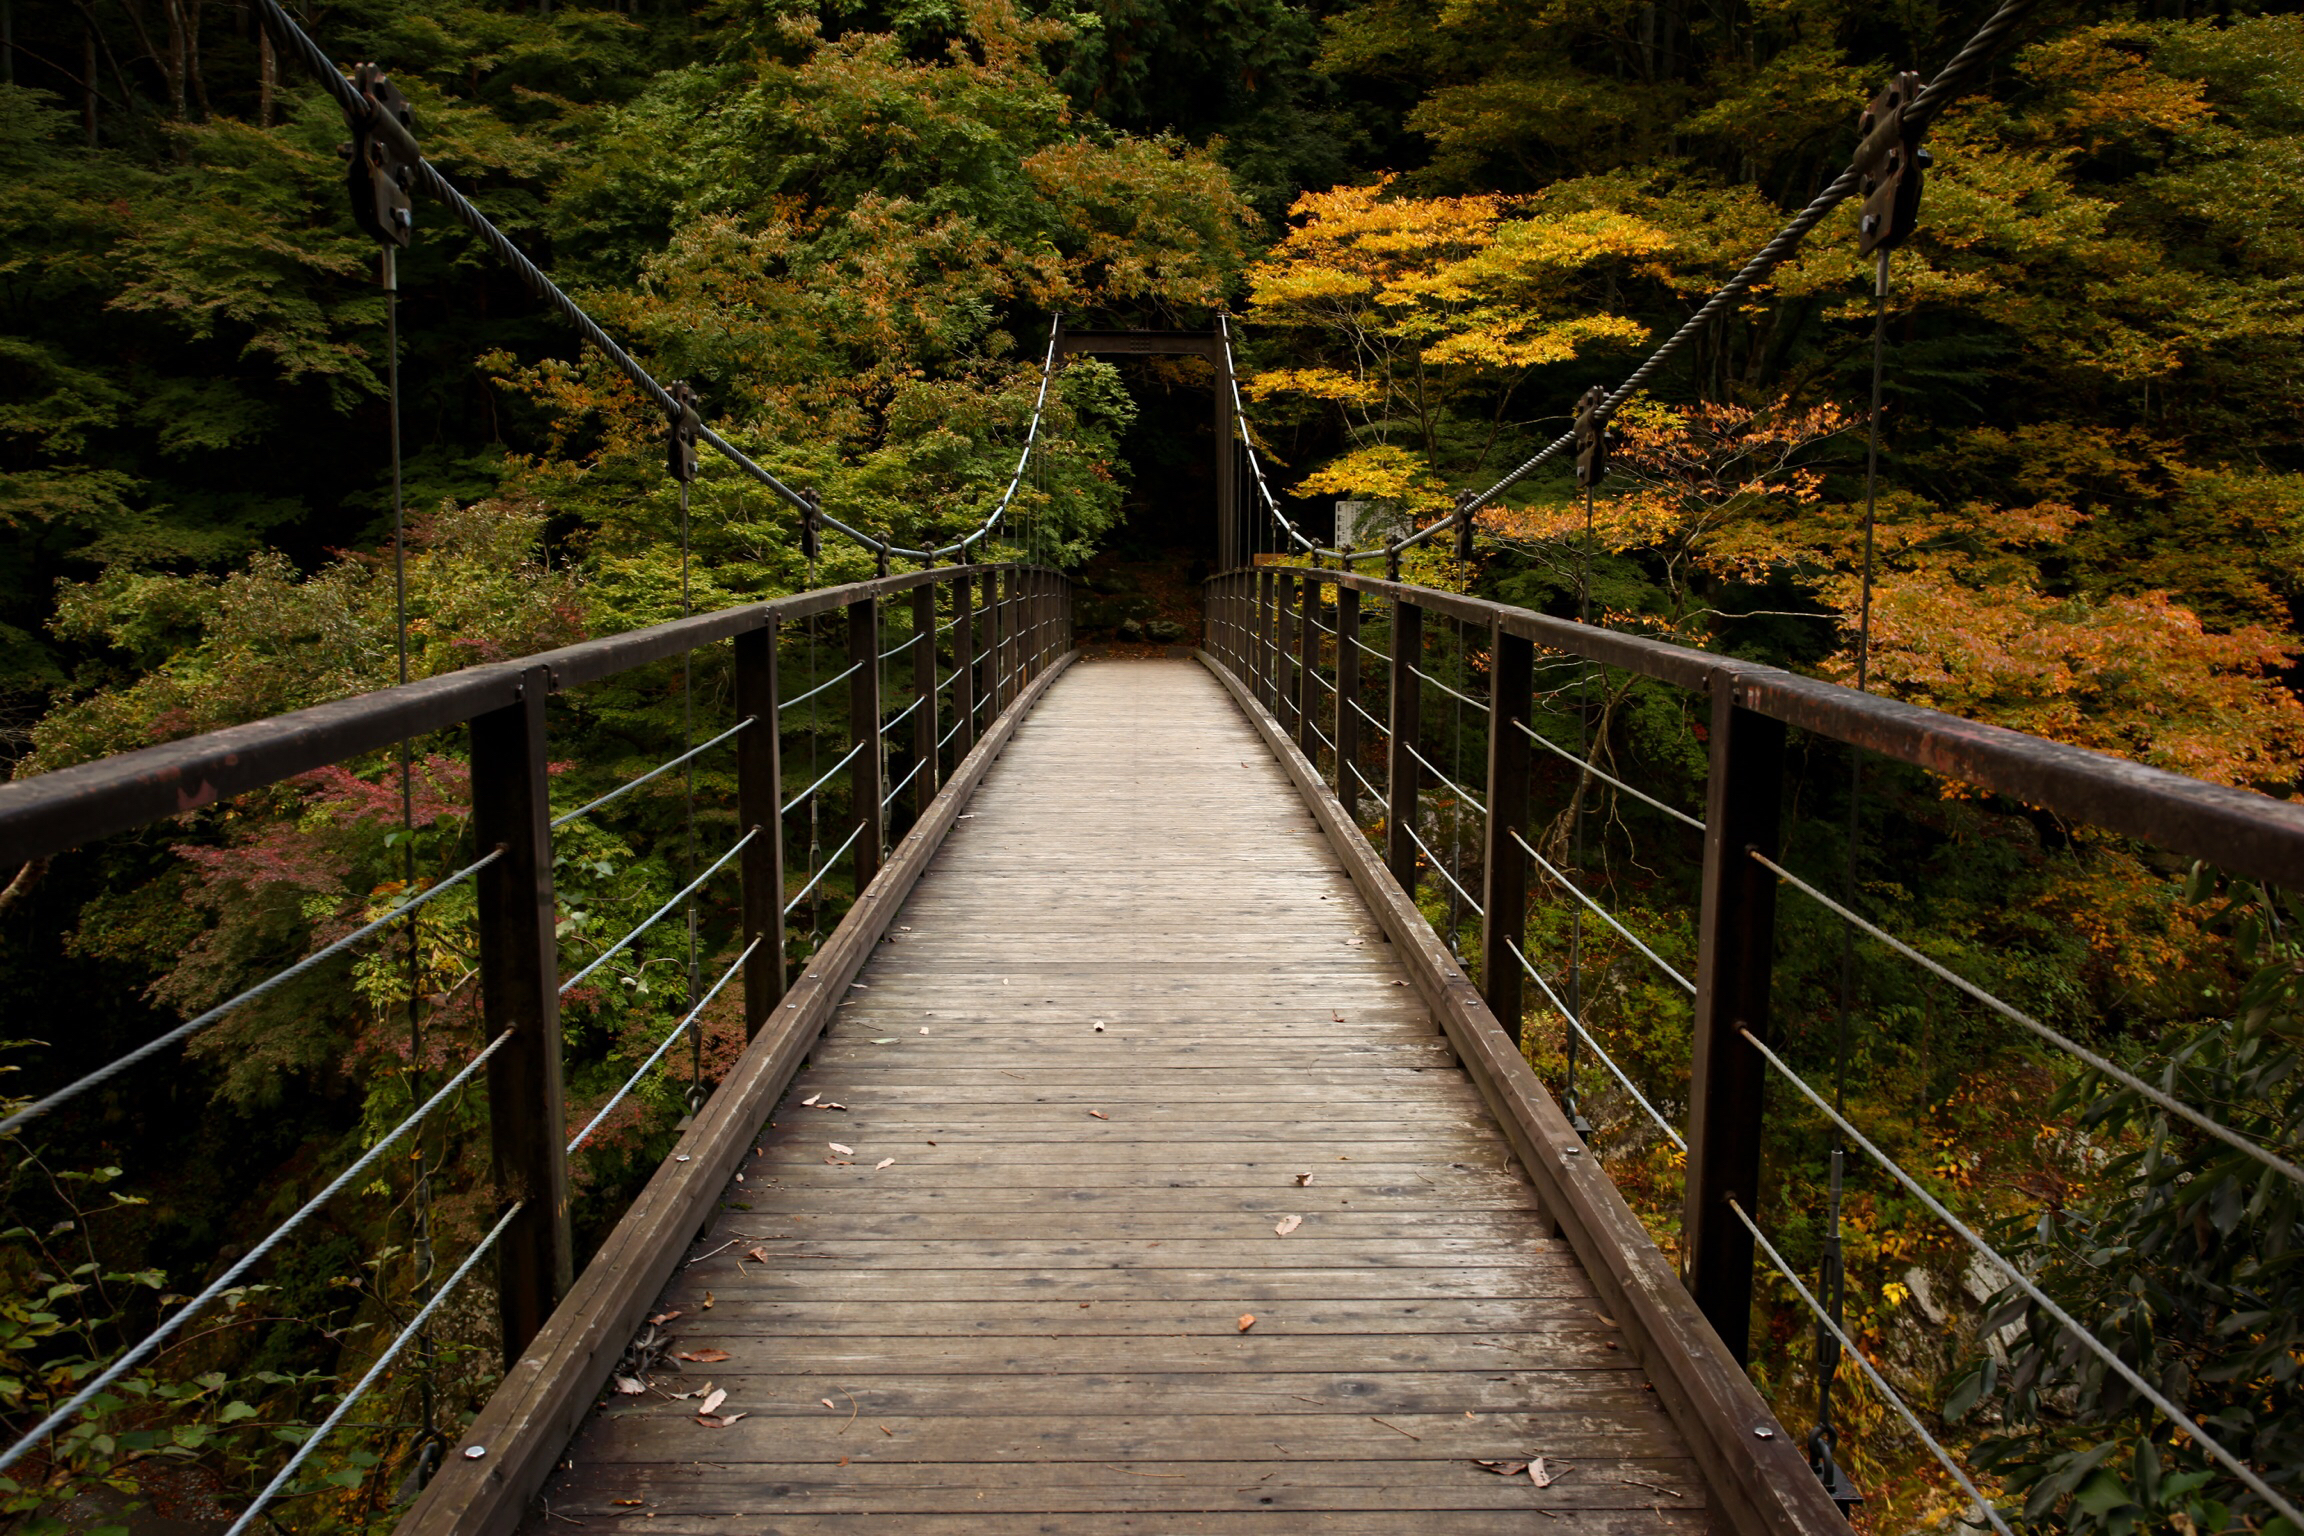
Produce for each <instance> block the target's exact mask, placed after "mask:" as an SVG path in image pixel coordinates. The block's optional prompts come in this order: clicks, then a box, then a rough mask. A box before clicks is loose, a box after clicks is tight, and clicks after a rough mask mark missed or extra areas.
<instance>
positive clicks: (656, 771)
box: [552, 715, 753, 832]
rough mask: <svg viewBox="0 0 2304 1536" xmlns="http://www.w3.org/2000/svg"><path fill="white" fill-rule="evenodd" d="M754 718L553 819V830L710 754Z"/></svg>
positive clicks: (746, 718)
mask: <svg viewBox="0 0 2304 1536" xmlns="http://www.w3.org/2000/svg"><path fill="white" fill-rule="evenodd" d="M752 718H753V717H752V716H750V715H746V716H745V717H744V718H743V719H741V720H739V721H737V722H736V723H735V724H734V725H732V726H730V727H729V728H728V729H727V730H725V731H722V732H721V733H720V734H719V735H717V736H715V737H713V738H712V739H711V740H710V741H708V742H705V743H704V744H703V745H702V746H700V747H691V748H690V749H689V750H687V751H686V752H683V753H681V754H680V755H679V756H678V757H676V758H673V759H672V760H671V761H670V762H668V763H659V764H658V765H657V766H655V767H654V768H651V769H649V770H648V771H647V772H646V773H644V774H642V775H640V777H638V778H636V779H626V780H625V781H624V782H623V783H621V784H619V785H617V786H616V787H615V788H614V789H612V790H610V791H608V793H606V794H604V795H602V796H601V797H600V798H599V799H597V800H593V801H589V802H587V803H586V804H583V805H580V806H578V807H576V809H574V810H572V811H568V812H565V813H563V814H562V815H558V816H555V817H553V818H552V830H553V831H555V832H557V831H559V830H560V829H561V828H562V827H564V826H566V825H568V823H570V822H572V821H574V820H576V819H577V818H578V817H582V816H589V815H591V814H592V813H593V812H594V811H596V810H598V809H600V807H602V806H604V805H606V804H607V803H608V802H609V801H611V800H614V799H617V798H618V797H620V796H623V795H628V794H630V793H631V792H632V791H633V790H636V789H638V788H639V787H640V786H641V785H643V784H645V783H647V782H648V781H649V780H651V779H655V778H660V777H662V776H663V775H665V774H667V773H670V772H671V771H672V770H673V769H675V768H677V767H679V766H680V765H681V764H682V763H685V762H691V761H693V760H694V759H696V758H698V757H701V756H702V755H703V754H705V753H706V752H709V751H711V750H712V749H713V748H714V747H716V746H718V745H720V743H722V742H724V741H726V740H727V739H728V738H729V737H731V736H733V735H735V734H736V733H737V732H738V731H740V730H742V729H744V727H746V726H748V725H750V724H751V723H752Z"/></svg>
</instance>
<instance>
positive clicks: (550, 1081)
mask: <svg viewBox="0 0 2304 1536" xmlns="http://www.w3.org/2000/svg"><path fill="white" fill-rule="evenodd" d="M551 691H552V674H551V670H550V669H549V668H546V667H531V668H529V669H528V670H527V671H525V672H524V673H522V675H521V679H520V699H519V702H518V703H515V704H510V705H507V706H505V707H504V708H502V709H495V710H491V711H489V712H488V713H486V714H484V715H477V716H475V717H473V720H472V827H473V833H474V836H475V837H476V839H477V840H478V843H479V846H480V847H482V848H484V849H500V850H502V853H503V856H502V857H501V858H499V859H497V860H496V861H495V862H494V863H492V864H490V865H489V866H488V867H487V868H486V869H483V870H482V871H480V874H479V876H478V878H477V880H476V881H475V882H474V885H475V890H474V898H475V906H476V908H477V913H476V916H477V920H478V927H479V930H480V1017H481V1019H482V1020H483V1023H484V1027H485V1029H486V1032H487V1035H488V1037H489V1038H490V1039H494V1038H495V1037H496V1036H497V1035H499V1034H502V1033H503V1032H504V1031H506V1030H510V1031H511V1032H512V1039H511V1041H510V1042H509V1043H508V1044H506V1045H505V1047H504V1048H503V1049H502V1050H500V1051H498V1052H497V1053H496V1054H495V1055H494V1056H492V1057H490V1058H489V1059H488V1126H489V1138H490V1143H491V1150H492V1152H493V1154H494V1161H495V1178H496V1189H497V1196H498V1198H499V1199H500V1200H502V1201H503V1202H504V1203H505V1204H506V1205H509V1204H510V1203H511V1202H513V1201H515V1200H518V1201H521V1202H523V1206H522V1209H521V1212H520V1214H519V1215H518V1216H517V1217H515V1218H513V1221H512V1223H511V1225H510V1226H508V1227H506V1228H505V1230H504V1235H503V1237H501V1238H500V1239H498V1240H497V1246H496V1266H497V1267H496V1273H497V1306H498V1314H499V1316H500V1318H501V1319H502V1323H503V1335H504V1363H505V1367H506V1369H507V1370H509V1369H510V1367H511V1365H512V1363H513V1362H514V1361H517V1360H518V1359H519V1358H520V1356H521V1354H522V1353H523V1352H524V1351H525V1350H526V1349H527V1348H528V1342H529V1341H530V1340H531V1339H533V1338H535V1337H536V1335H537V1333H538V1332H539V1331H540V1330H541V1329H542V1328H543V1326H544V1320H545V1319H546V1318H548V1317H550V1316H551V1315H552V1309H553V1308H554V1307H555V1306H557V1305H558V1304H559V1301H560V1298H561V1297H562V1296H564V1295H566V1294H567V1291H568V1287H569V1285H570V1284H572V1283H573V1281H574V1278H575V1275H574V1270H573V1265H572V1255H571V1253H570V1249H569V1237H568V1158H567V1153H566V1152H565V1151H564V1150H563V1149H564V1146H565V1144H566V1141H567V1137H568V1122H567V1110H566V1107H565V1105H564V1104H563V1102H562V1098H561V1088H560V946H559V941H558V939H557V937H556V936H555V934H554V916H555V914H554V912H553V901H552V800H551V784H550V779H549V777H548V775H547V772H546V769H545V755H544V745H545V743H544V704H545V700H546V698H547V697H549V696H550V694H551Z"/></svg>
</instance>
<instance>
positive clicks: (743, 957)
mask: <svg viewBox="0 0 2304 1536" xmlns="http://www.w3.org/2000/svg"><path fill="white" fill-rule="evenodd" d="M765 938H766V935H765V934H763V935H761V937H760V938H756V939H754V940H753V941H752V942H751V943H749V944H747V945H745V946H744V953H742V954H740V955H738V956H737V957H736V958H735V959H734V960H733V961H732V962H730V963H729V966H728V969H727V970H725V971H722V972H721V973H720V979H719V980H718V981H716V982H714V983H712V990H711V991H709V992H707V993H705V994H704V996H703V998H702V1000H701V1001H699V1002H698V1003H697V1004H696V1006H695V1007H693V1008H691V1009H689V1010H688V1016H687V1017H686V1018H684V1019H682V1020H681V1021H680V1022H679V1023H678V1024H677V1025H676V1026H674V1028H673V1030H672V1033H670V1034H668V1035H666V1036H665V1037H664V1040H663V1043H662V1044H660V1045H658V1046H657V1047H656V1049H655V1050H653V1051H650V1052H649V1053H648V1059H647V1060H646V1061H643V1062H642V1063H640V1067H639V1070H638V1071H636V1072H634V1073H633V1074H632V1075H631V1076H630V1077H628V1078H626V1079H624V1086H623V1087H621V1088H619V1089H617V1090H616V1091H615V1092H614V1093H612V1094H610V1095H609V1096H608V1102H607V1103H605V1104H603V1105H601V1106H600V1112H599V1113H598V1114H596V1115H594V1116H593V1117H592V1119H591V1120H590V1121H589V1122H588V1123H587V1124H586V1125H585V1127H584V1129H582V1130H580V1131H578V1132H577V1133H576V1139H575V1140H574V1141H571V1142H570V1143H568V1145H567V1147H566V1148H565V1149H564V1151H563V1154H562V1155H563V1156H565V1155H567V1154H568V1153H573V1152H574V1151H575V1150H576V1149H577V1148H578V1147H580V1146H582V1145H584V1142H585V1140H586V1138H588V1137H590V1136H591V1134H592V1133H593V1132H594V1131H596V1130H598V1129H599V1128H600V1122H601V1121H603V1120H605V1119H607V1118H608V1114H609V1111H611V1110H613V1109H614V1108H615V1107H616V1106H617V1105H619V1104H621V1103H623V1102H624V1098H625V1095H627V1094H629V1093H630V1092H631V1091H632V1090H633V1089H634V1088H637V1087H638V1086H639V1085H640V1079H642V1078H644V1077H646V1076H647V1075H648V1073H649V1071H650V1069H651V1068H653V1067H654V1066H655V1065H656V1063H657V1062H659V1061H661V1060H663V1059H664V1053H665V1052H666V1051H668V1050H670V1049H672V1047H673V1046H675V1045H678V1044H679V1043H680V1040H681V1037H682V1036H684V1035H686V1034H687V1033H688V1030H689V1027H690V1026H691V1025H693V1024H694V1023H695V1022H696V1016H697V1015H698V1014H700V1013H702V1012H703V1011H704V1010H705V1009H706V1008H707V1007H709V1006H710V1005H711V1002H712V999H714V998H716V997H718V996H719V995H720V989H721V988H722V987H725V986H727V985H728V983H729V982H730V981H732V980H734V979H735V976H736V973H737V972H738V971H740V970H742V969H743V968H744V962H745V961H747V960H749V959H751V958H752V951H754V950H756V949H758V948H759V947H760V945H761V942H762V940H763V939H765Z"/></svg>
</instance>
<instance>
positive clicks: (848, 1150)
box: [824, 1141, 856, 1157]
mask: <svg viewBox="0 0 2304 1536" xmlns="http://www.w3.org/2000/svg"><path fill="white" fill-rule="evenodd" d="M824 1145H826V1146H828V1147H830V1148H831V1149H832V1150H833V1151H835V1152H837V1153H839V1154H840V1155H841V1156H842V1157H854V1156H855V1155H856V1149H855V1148H854V1147H850V1146H843V1145H841V1144H840V1143H839V1142H837V1141H828V1142H826V1143H824Z"/></svg>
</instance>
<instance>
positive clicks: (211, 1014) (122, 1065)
mask: <svg viewBox="0 0 2304 1536" xmlns="http://www.w3.org/2000/svg"><path fill="white" fill-rule="evenodd" d="M502 857H504V850H503V849H501V848H497V849H493V850H491V851H490V852H488V853H485V854H483V855H481V856H480V857H479V858H477V859H474V860H473V861H472V862H471V863H469V864H467V865H465V866H464V867H463V868H462V869H460V870H458V871H456V873H454V874H452V875H450V876H449V877H448V878H447V879H445V880H443V881H441V882H440V883H439V884H438V885H435V886H433V887H432V888H431V889H429V890H426V891H422V892H419V893H418V894H416V895H414V896H411V897H410V898H409V899H408V900H406V901H404V902H402V903H400V905H398V906H396V907H394V908H393V909H392V910H391V911H389V912H386V913H385V914H384V915H383V916H381V917H379V918H376V919H374V920H373V921H371V922H368V923H364V924H362V925H361V926H360V927H358V928H355V929H353V930H352V931H351V932H350V933H348V934H346V935H344V937H342V938H340V939H338V940H336V941H335V942H334V943H333V944H330V945H328V946H326V947H325V948H322V949H316V950H314V951H313V952H312V953H311V954H309V955H306V956H305V957H304V958H303V959H301V960H299V961H297V962H296V963H295V964H294V965H291V966H288V967H286V968H285V969H283V970H278V971H274V972H273V973H272V974H271V975H269V976H267V977H265V978H264V979H263V980H262V981H260V982H258V983H256V985H254V986H252V987H250V988H248V989H247V990H246V991H244V992H241V993H239V994H238V995H236V996H234V997H231V998H228V999H226V1000H225V1001H223V1002H221V1003H218V1004H217V1005H216V1006H215V1007H213V1008H211V1009H209V1010H208V1011H207V1012H206V1013H203V1014H200V1015H198V1016H196V1017H194V1018H190V1019H186V1020H185V1021H184V1022H183V1023H181V1024H179V1025H177V1026H176V1027H175V1028H174V1029H172V1030H170V1031H168V1033H166V1034H164V1035H161V1036H159V1037H158V1038H157V1039H153V1040H148V1041H146V1042H145V1043H144V1044H142V1045H140V1046H138V1047H136V1049H134V1050H132V1051H130V1052H129V1053H128V1054H127V1055H125V1056H120V1057H115V1058H114V1059H113V1060H112V1061H110V1062H108V1063H106V1064H105V1065H103V1066H101V1067H98V1068H97V1069H96V1070H95V1071H93V1072H91V1073H89V1074H88V1075H87V1076H85V1077H83V1078H80V1079H79V1080H77V1081H76V1082H72V1083H67V1084H66V1085H65V1086H64V1087H62V1088H59V1089H57V1090H56V1091H55V1092H54V1093H51V1094H49V1095H47V1096H46V1097H45V1098H41V1099H37V1100H34V1101H33V1102H32V1103H30V1104H27V1105H25V1106H24V1107H23V1108H22V1109H20V1110H18V1111H16V1113H14V1114H12V1115H10V1116H9V1117H8V1118H7V1119H5V1120H0V1136H5V1135H7V1134H8V1133H9V1132H11V1131H13V1130H15V1129H16V1128H17V1127H18V1126H20V1125H23V1124H24V1123H25V1122H26V1121H28V1120H34V1119H37V1118H39V1117H40V1116H42V1115H44V1114H46V1113H48V1112H49V1111H50V1110H52V1109H54V1108H55V1107H56V1106H57V1105H59V1104H62V1103H65V1102H66V1101H68V1100H71V1099H74V1098H77V1097H78V1096H79V1095H81V1094H83V1093H86V1092H87V1091H88V1090H89V1089H91V1088H93V1087H95V1086H97V1085H98V1084H99V1083H104V1082H108V1081H110V1080H111V1079H112V1078H115V1077H118V1076H119V1075H120V1074H121V1073H123V1072H125V1071H127V1070H128V1069H129V1068H130V1067H132V1066H134V1065H136V1064H137V1063H138V1062H140V1061H143V1060H144V1059H145V1058H147V1057H150V1056H154V1055H157V1054H158V1053H159V1052H161V1051H164V1050H166V1049H167V1048H168V1047H169V1046H171V1045H174V1044H175V1043H176V1042H177V1041H179V1040H183V1039H186V1038H188V1037H190V1036H192V1035H196V1034H198V1033H199V1032H200V1031H201V1030H203V1029H206V1028H207V1027H208V1026H209V1025H211V1024H213V1023H215V1022H216V1021H217V1020H218V1019H221V1018H223V1017H224V1016H225V1015H226V1014H228V1013H231V1012H233V1011H234V1010H235V1009H239V1008H245V1007H246V1006H247V1005H248V1004H250V1003H252V1002H254V1001H256V1000H257V999H258V998H260V997H263V996H265V995H266V994H268V993H271V992H274V991H277V990H278V989H279V988H281V987H284V986H286V985H287V984H288V983H289V982H291V981H294V980H295V979H296V978H297V977H299V976H302V975H305V974H307V973H309V972H310V971H311V970H313V969H314V968H315V967H316V966H318V965H319V964H320V963H321V962H322V961H325V960H329V959H332V958H334V957H335V956H337V955H340V954H342V953H343V952H344V951H345V950H347V949H350V948H351V947H352V946H353V945H355V944H357V943H359V942H360V941H361V940H362V939H364V938H366V937H368V935H370V934H372V933H374V932H375V931H376V930H377V929H379V928H383V927H386V926H388V925H390V924H392V923H396V922H398V921H399V920H400V919H401V918H403V917H406V916H407V915H408V914H409V913H411V912H413V911H415V910H416V909H417V908H418V907H421V906H423V905H424V904H425V903H426V902H428V901H431V900H432V899H433V898H435V897H438V896H444V895H446V894H447V893H448V892H449V891H451V890H454V889H455V888H456V887H457V886H459V885H462V884H463V883H464V882H465V881H467V880H469V879H471V878H472V877H473V876H474V875H476V874H478V873H479V872H480V871H481V870H483V869H486V868H487V867H488V866H489V865H491V864H493V863H495V862H496V861H497V860H498V859H500V858H502Z"/></svg>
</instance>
